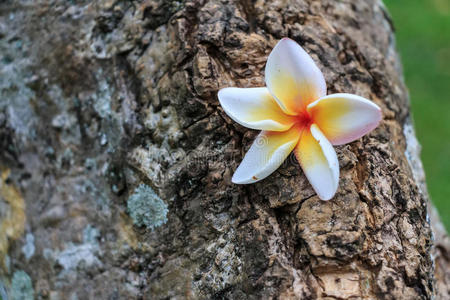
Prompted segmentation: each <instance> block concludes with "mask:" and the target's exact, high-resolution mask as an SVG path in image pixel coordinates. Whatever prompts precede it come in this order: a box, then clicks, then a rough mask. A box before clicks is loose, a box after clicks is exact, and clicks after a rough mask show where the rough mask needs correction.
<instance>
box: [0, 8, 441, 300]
mask: <svg viewBox="0 0 450 300" xmlns="http://www.w3.org/2000/svg"><path fill="white" fill-rule="evenodd" d="M285 36H288V37H290V38H292V39H294V40H295V41H297V42H298V43H299V44H300V45H301V46H302V47H304V49H305V50H306V51H307V52H308V53H309V54H310V55H311V56H312V57H313V59H314V60H315V62H316V63H317V64H318V66H319V68H320V69H321V70H322V72H323V73H324V76H325V79H326V82H327V86H328V92H329V93H335V92H348V93H354V94H358V95H361V96H363V97H366V98H369V99H372V100H373V101H374V102H375V103H377V104H378V105H379V106H380V107H381V108H382V111H383V121H382V123H381V124H380V126H379V127H378V128H377V129H376V130H375V131H373V132H372V133H370V134H369V135H367V136H365V137H363V138H361V139H359V140H358V141H355V142H353V143H351V144H348V145H343V146H338V147H336V151H337V153H338V157H339V163H340V168H341V175H340V185H339V189H338V193H337V195H336V196H335V198H334V199H333V200H331V201H328V202H326V201H321V200H319V199H318V197H317V196H316V195H315V193H314V191H313V190H312V188H311V186H310V185H309V183H308V181H307V179H306V177H305V176H304V175H303V173H302V171H301V169H300V167H299V166H298V164H297V163H296V161H295V158H294V157H293V156H292V157H290V159H288V160H287V161H286V162H285V163H284V164H283V166H282V167H280V169H279V170H277V171H276V172H275V173H274V174H272V175H271V176H269V177H268V178H267V179H265V180H263V181H261V182H259V183H256V184H253V185H244V186H240V185H234V184H232V183H231V176H232V174H233V171H234V170H235V169H236V167H237V166H238V164H239V162H240V161H241V159H242V157H243V155H244V153H245V151H246V150H247V149H248V148H249V146H250V144H251V142H252V140H253V138H254V137H255V136H256V134H257V132H255V131H252V130H247V129H245V128H243V127H241V126H239V125H237V124H236V123H235V122H233V121H232V120H231V119H229V118H228V116H227V115H226V114H225V113H224V112H223V110H222V109H221V108H220V106H219V103H218V100H217V96H216V95H217V91H218V89H220V88H222V87H226V86H238V87H257V86H264V66H265V62H266V59H267V56H268V54H269V53H270V51H271V49H272V48H273V46H274V45H275V44H276V42H277V41H278V40H279V39H280V38H282V37H285ZM394 40H395V39H394V35H393V27H392V23H391V20H390V17H389V15H388V13H387V12H386V9H385V7H384V6H383V4H382V2H381V1H379V0H357V1H354V0H352V1H350V0H348V1H333V0H324V1H312V0H310V1H307V0H297V1H294V0H292V1H281V0H280V1H278V0H277V1H262V0H257V1H251V0H241V1H232V0H210V1H206V0H199V1H175V0H173V1H165V0H153V1H151V0H148V1H144V0H141V1H120V0H116V1H114V0H99V1H92V2H89V1H81V0H80V1H57V0H53V1H50V0H48V1H47V0H41V1H31V0H22V1H12V0H11V1H8V0H7V1H2V2H0V53H1V54H2V55H3V59H2V60H1V61H0V74H1V76H0V95H1V100H0V143H1V144H0V147H1V148H0V150H1V151H0V170H1V180H0V208H1V209H0V222H1V223H0V279H1V282H0V296H1V297H2V298H3V299H11V298H13V299H14V298H21V299H26V298H27V297H28V298H29V297H33V296H34V297H35V298H37V299H141V298H144V299H172V298H173V299H184V298H186V299H246V298H251V299H272V298H276V299H431V298H432V296H433V295H435V296H436V298H440V299H446V298H448V297H449V296H450V292H449V287H450V274H449V265H450V262H449V260H450V258H449V257H450V254H449V253H450V252H449V249H450V247H449V243H448V238H447V237H446V234H445V230H443V227H442V225H439V221H438V219H437V218H434V214H431V217H432V224H433V226H434V227H435V228H436V230H435V232H436V234H435V238H436V241H435V243H436V245H437V246H436V247H435V248H433V239H432V232H431V226H430V221H429V217H428V214H427V203H428V201H429V197H428V194H427V192H426V186H425V183H424V177H423V169H422V166H421V164H420V159H419V157H418V152H419V149H418V144H417V141H416V140H415V135H414V132H413V129H412V128H413V127H412V125H411V121H410V112H409V100H408V95H407V91H406V88H405V85H404V82H403V78H402V73H401V66H400V61H399V58H398V56H397V53H396V50H395V43H394ZM418 59H420V58H418ZM166 207H167V210H168V212H167V215H166V211H165V208H166ZM147 212H151V213H150V214H148V213H147ZM146 213H147V214H146ZM156 217H157V218H156ZM439 226H441V228H439Z"/></svg>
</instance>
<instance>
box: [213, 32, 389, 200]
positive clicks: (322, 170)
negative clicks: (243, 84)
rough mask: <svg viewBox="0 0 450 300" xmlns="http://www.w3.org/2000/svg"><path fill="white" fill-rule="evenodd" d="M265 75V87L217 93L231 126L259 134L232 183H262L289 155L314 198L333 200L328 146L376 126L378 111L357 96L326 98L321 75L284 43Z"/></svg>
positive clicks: (333, 164) (334, 163) (335, 169)
mask: <svg viewBox="0 0 450 300" xmlns="http://www.w3.org/2000/svg"><path fill="white" fill-rule="evenodd" d="M265 76H266V78H265V79H266V85H267V87H259V88H233V87H230V88H224V89H221V90H220V91H219V94H218V96H219V101H220V104H221V105H222V107H223V109H224V111H225V112H226V113H227V114H228V115H229V116H230V117H231V118H232V119H233V120H234V121H236V122H238V123H239V124H241V125H243V126H245V127H248V128H251V129H259V130H262V132H261V133H260V134H259V136H258V137H257V139H256V140H255V141H254V142H253V145H252V146H251V147H250V150H249V151H248V152H247V154H246V155H245V157H244V159H243V160H242V163H241V164H240V165H239V167H238V168H237V170H236V172H235V173H234V175H233V178H232V181H233V182H234V183H238V184H246V183H253V182H257V181H259V180H261V179H264V178H266V177H267V176H269V175H270V174H271V173H272V172H273V171H275V170H276V169H277V168H278V167H279V166H280V165H281V164H282V163H283V161H284V160H285V159H286V157H287V156H288V155H289V154H290V153H291V151H292V150H294V151H295V155H296V157H297V159H298V161H299V162H300V165H301V167H302V169H303V172H304V173H305V175H306V177H307V178H308V180H309V182H310V183H311V185H312V187H313V188H314V190H315V191H316V193H317V195H318V196H319V198H320V199H322V200H329V199H331V198H333V196H334V194H335V193H336V190H337V187H338V183H339V163H338V159H337V156H336V152H335V151H334V149H333V146H332V145H342V144H346V143H349V142H352V141H354V140H356V139H358V138H360V137H362V136H363V135H365V134H367V133H368V132H370V131H371V130H373V129H374V128H375V127H377V126H378V123H379V122H380V120H381V110H380V108H379V107H378V106H377V105H376V104H374V103H373V102H372V101H370V100H367V99H365V98H362V97H360V96H357V95H352V94H332V95H328V96H327V95H326V91H327V88H326V84H325V79H324V77H323V75H322V72H321V71H320V70H319V68H318V67H317V66H316V64H315V63H314V61H313V60H312V58H311V57H310V56H309V55H308V54H307V53H306V52H305V51H304V50H303V49H302V48H301V47H300V46H299V45H298V44H297V43H296V42H294V41H293V40H291V39H288V38H284V39H282V40H281V41H280V42H278V44H277V45H276V46H275V48H274V49H273V50H272V52H271V53H270V55H269V58H268V59H267V65H266V73H265Z"/></svg>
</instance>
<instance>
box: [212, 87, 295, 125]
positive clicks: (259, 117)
mask: <svg viewBox="0 0 450 300" xmlns="http://www.w3.org/2000/svg"><path fill="white" fill-rule="evenodd" d="M218 97H219V101H220V105H222V107H223V109H224V111H225V112H226V113H227V114H228V115H229V116H230V118H232V119H233V120H234V121H236V122H237V123H239V124H241V125H242V126H245V127H248V128H252V129H259V130H271V131H285V130H288V129H289V128H290V127H291V126H292V124H294V118H293V117H292V116H288V115H286V114H285V113H284V112H283V111H282V110H281V109H280V107H279V106H278V104H277V102H276V101H275V99H273V97H272V95H271V94H270V93H269V91H268V89H267V88H265V87H262V88H249V89H243V88H224V89H221V90H220V91H219V93H218Z"/></svg>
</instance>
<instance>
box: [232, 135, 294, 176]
mask: <svg viewBox="0 0 450 300" xmlns="http://www.w3.org/2000/svg"><path fill="white" fill-rule="evenodd" d="M299 137H300V131H299V129H298V128H297V127H292V128H291V129H289V130H288V131H285V132H275V131H262V132H261V133H260V134H259V135H258V137H257V138H256V140H255V141H254V142H253V144H252V146H251V147H250V149H249V150H248V152H247V153H246V154H245V157H244V159H243V160H242V162H241V164H240V165H239V167H238V168H237V169H236V172H235V173H234V175H233V178H232V181H233V182H234V183H238V184H247V183H254V182H257V181H260V180H262V179H264V178H266V177H267V176H269V175H270V174H271V173H272V172H273V171H275V170H276V169H278V167H279V166H280V165H281V164H282V163H283V161H284V160H285V159H286V157H287V156H288V155H289V154H290V153H291V151H292V150H293V149H294V147H295V145H296V144H297V142H298V139H299Z"/></svg>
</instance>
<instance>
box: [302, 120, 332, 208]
mask: <svg viewBox="0 0 450 300" xmlns="http://www.w3.org/2000/svg"><path fill="white" fill-rule="evenodd" d="M295 155H296V156H297V159H298V161H299V163H300V165H301V166H302V169H303V172H304V173H305V175H306V177H307V178H308V180H309V182H310V183H311V185H312V187H313V188H314V190H315V191H316V193H317V195H318V196H319V198H320V199H322V200H330V199H331V198H333V196H334V194H335V193H336V190H337V188H338V183H339V163H338V159H337V156H336V152H335V151H334V149H333V146H332V145H331V144H330V142H329V141H328V140H327V138H326V137H325V136H324V135H323V133H322V132H321V131H320V129H319V127H318V126H317V125H316V124H312V125H311V127H310V130H307V129H306V130H304V131H303V134H302V136H301V138H300V142H299V143H298V145H297V147H296V148H295Z"/></svg>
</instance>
